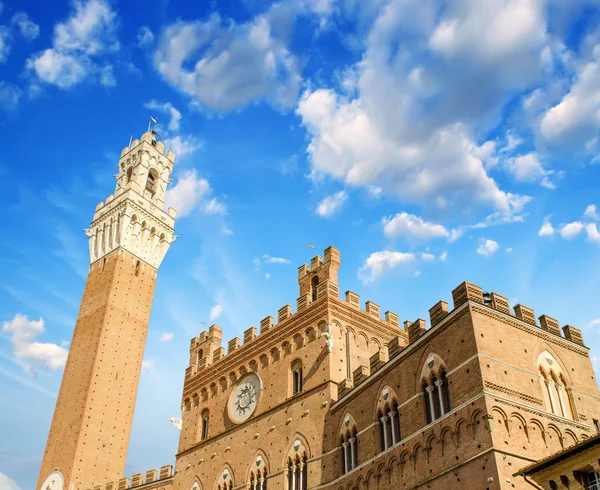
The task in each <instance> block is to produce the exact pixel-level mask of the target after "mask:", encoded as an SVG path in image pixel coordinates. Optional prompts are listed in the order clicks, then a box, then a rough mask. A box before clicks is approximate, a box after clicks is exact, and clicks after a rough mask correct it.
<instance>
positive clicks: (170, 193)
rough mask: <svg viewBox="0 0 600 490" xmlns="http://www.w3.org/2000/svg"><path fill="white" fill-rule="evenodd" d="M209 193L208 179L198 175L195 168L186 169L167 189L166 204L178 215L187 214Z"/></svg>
mask: <svg viewBox="0 0 600 490" xmlns="http://www.w3.org/2000/svg"><path fill="white" fill-rule="evenodd" d="M208 194H210V185H209V183H208V180H206V179H203V178H200V177H198V175H197V174H196V169H192V170H188V171H186V172H184V174H183V175H182V176H181V177H179V179H178V181H177V184H175V185H174V186H173V187H171V188H170V189H167V196H166V199H165V201H166V204H167V206H170V207H172V208H175V209H176V210H177V214H178V216H179V217H184V216H187V215H188V214H190V213H191V212H192V210H193V209H194V208H195V207H196V206H197V205H198V203H199V202H200V200H201V199H202V198H203V197H205V196H207V195H208Z"/></svg>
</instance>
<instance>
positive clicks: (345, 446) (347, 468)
mask: <svg viewBox="0 0 600 490" xmlns="http://www.w3.org/2000/svg"><path fill="white" fill-rule="evenodd" d="M342 446H343V448H344V473H348V471H350V465H349V459H348V443H347V442H344V443H343V444H342ZM292 490H294V489H292Z"/></svg>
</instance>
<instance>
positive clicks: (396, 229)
mask: <svg viewBox="0 0 600 490" xmlns="http://www.w3.org/2000/svg"><path fill="white" fill-rule="evenodd" d="M382 223H383V233H384V235H385V236H386V237H388V238H395V237H403V238H414V239H418V240H423V241H426V240H430V239H432V238H451V232H450V231H448V230H447V229H446V228H445V227H443V226H442V225H439V224H436V223H431V222H428V221H425V220H423V218H421V217H419V216H415V215H413V214H408V213H405V212H402V213H398V214H397V215H396V216H394V217H387V218H383V220H382ZM455 235H456V232H454V234H453V235H452V238H455Z"/></svg>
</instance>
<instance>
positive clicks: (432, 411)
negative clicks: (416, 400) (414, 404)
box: [425, 386, 435, 422]
mask: <svg viewBox="0 0 600 490" xmlns="http://www.w3.org/2000/svg"><path fill="white" fill-rule="evenodd" d="M425 390H426V391H427V398H429V413H430V414H431V422H433V421H434V420H435V407H434V401H433V386H427V387H426V388H425Z"/></svg>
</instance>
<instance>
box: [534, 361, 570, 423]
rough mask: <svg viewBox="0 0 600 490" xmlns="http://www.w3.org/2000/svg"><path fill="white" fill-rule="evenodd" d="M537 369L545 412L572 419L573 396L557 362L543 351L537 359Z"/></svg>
mask: <svg viewBox="0 0 600 490" xmlns="http://www.w3.org/2000/svg"><path fill="white" fill-rule="evenodd" d="M538 369H539V372H540V376H541V381H542V391H543V392H545V393H544V398H545V399H546V408H547V410H548V411H549V412H552V413H553V414H555V415H558V416H559V417H565V418H569V419H572V418H573V414H574V413H576V411H575V409H574V407H573V404H574V401H573V396H572V393H571V388H570V387H569V386H568V384H567V377H566V375H565V373H564V372H563V370H562V368H561V366H560V364H559V363H558V361H557V360H556V359H555V358H554V356H552V354H550V353H549V352H548V351H544V352H542V353H541V354H540V356H539V357H538Z"/></svg>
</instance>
